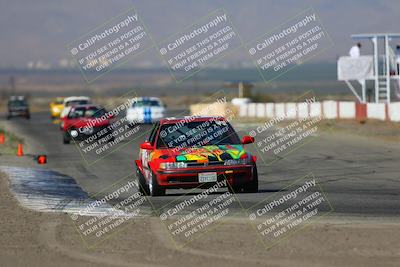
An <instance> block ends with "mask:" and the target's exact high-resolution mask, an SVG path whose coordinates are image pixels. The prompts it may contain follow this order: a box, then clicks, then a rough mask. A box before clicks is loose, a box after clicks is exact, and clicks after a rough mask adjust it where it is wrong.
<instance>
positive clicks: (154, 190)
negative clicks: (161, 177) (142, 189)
mask: <svg viewBox="0 0 400 267" xmlns="http://www.w3.org/2000/svg"><path fill="white" fill-rule="evenodd" d="M149 193H150V196H152V197H156V196H163V195H165V188H164V187H162V186H160V185H159V184H158V182H157V178H156V175H155V174H154V173H151V177H150V181H149Z"/></svg>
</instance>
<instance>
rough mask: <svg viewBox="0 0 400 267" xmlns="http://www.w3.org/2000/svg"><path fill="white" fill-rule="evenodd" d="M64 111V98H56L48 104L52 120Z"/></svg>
mask: <svg viewBox="0 0 400 267" xmlns="http://www.w3.org/2000/svg"><path fill="white" fill-rule="evenodd" d="M63 109H64V98H63V97H56V98H55V99H53V101H51V102H50V115H51V118H52V119H56V118H59V117H60V114H61V111H62V110H63Z"/></svg>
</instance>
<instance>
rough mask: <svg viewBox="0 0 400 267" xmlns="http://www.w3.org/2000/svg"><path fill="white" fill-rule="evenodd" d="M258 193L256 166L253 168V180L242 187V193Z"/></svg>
mask: <svg viewBox="0 0 400 267" xmlns="http://www.w3.org/2000/svg"><path fill="white" fill-rule="evenodd" d="M257 192H258V172H257V166H256V165H254V166H253V180H252V181H251V182H249V183H247V184H244V185H243V193H257Z"/></svg>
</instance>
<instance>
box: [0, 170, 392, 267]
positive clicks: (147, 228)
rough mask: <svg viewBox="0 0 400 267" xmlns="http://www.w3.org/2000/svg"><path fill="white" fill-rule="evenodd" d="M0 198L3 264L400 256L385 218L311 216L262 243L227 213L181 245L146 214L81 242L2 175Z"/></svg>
mask: <svg viewBox="0 0 400 267" xmlns="http://www.w3.org/2000/svg"><path fill="white" fill-rule="evenodd" d="M0 203H1V205H0V213H1V215H2V216H0V225H1V228H0V236H1V239H0V262H1V265H2V266H55V265H56V266H210V265H212V266H243V265H247V266H338V265H341V266H397V264H398V262H399V261H400V244H399V242H398V240H399V239H400V224H393V223H388V222H382V223H379V222H368V221H365V222H361V223H360V222H358V223H356V222H353V221H351V220H350V221H349V222H348V223H345V222H346V220H340V221H338V222H334V221H332V222H331V221H324V222H320V223H314V224H311V225H309V226H307V227H305V228H304V229H302V230H301V231H299V232H298V233H296V234H295V235H294V236H292V237H290V238H288V239H286V240H284V241H282V242H281V243H279V244H278V245H277V246H274V247H272V248H271V249H269V250H266V249H265V247H264V246H263V245H262V244H261V243H260V242H259V237H258V236H257V234H256V233H255V231H254V229H253V228H251V227H250V225H249V224H248V223H247V221H246V220H244V219H240V218H237V219H235V218H231V219H227V220H225V221H224V222H223V223H222V225H220V227H218V228H216V229H214V230H211V231H210V232H208V233H207V234H205V235H204V236H203V237H202V238H199V239H197V240H196V241H194V242H191V243H190V244H189V245H188V246H186V247H184V248H180V247H179V246H176V245H177V244H176V243H174V242H172V240H171V238H170V237H169V234H168V233H167V232H166V230H165V228H164V227H163V226H162V225H161V223H160V221H159V219H158V218H155V217H148V218H142V219H135V221H133V222H132V223H130V224H129V225H128V226H127V227H126V228H125V229H123V230H122V231H120V232H118V233H116V234H115V235H113V236H112V237H111V238H109V239H107V240H105V241H104V242H102V243H101V244H99V245H97V246H96V247H94V248H93V249H88V248H86V247H85V245H84V244H83V242H82V240H81V238H80V236H79V234H78V233H77V230H76V229H75V227H74V225H73V224H72V221H71V219H70V217H69V216H68V215H66V214H60V213H40V212H34V211H30V210H26V209H24V208H22V207H21V206H20V205H19V204H18V202H17V201H16V199H15V198H14V196H13V195H12V194H11V193H10V191H9V189H8V180H7V177H6V176H5V175H4V174H0ZM178 245H179V244H178Z"/></svg>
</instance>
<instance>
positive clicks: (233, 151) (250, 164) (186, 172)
mask: <svg viewBox="0 0 400 267" xmlns="http://www.w3.org/2000/svg"><path fill="white" fill-rule="evenodd" d="M253 142H254V138H253V137H250V136H244V137H243V139H242V140H240V139H239V136H238V135H237V133H236V132H235V130H234V129H233V128H232V126H231V125H230V124H229V122H227V121H226V120H225V119H224V118H223V117H183V118H167V119H161V120H160V121H159V122H157V123H156V124H155V125H154V126H153V129H152V130H151V133H150V136H149V138H148V141H145V142H144V143H142V144H141V145H140V153H139V158H140V159H138V160H136V161H135V163H136V167H137V176H138V180H139V184H140V190H141V192H142V193H144V194H148V195H151V196H159V195H164V194H165V191H166V189H177V188H195V187H201V188H208V187H211V186H213V185H215V184H216V183H220V182H221V181H224V180H225V181H226V185H227V187H228V189H229V191H233V192H245V193H255V192H257V191H258V175H257V166H256V157H255V156H252V155H251V154H250V153H249V152H247V151H246V150H245V149H244V147H243V145H245V144H249V143H253Z"/></svg>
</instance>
